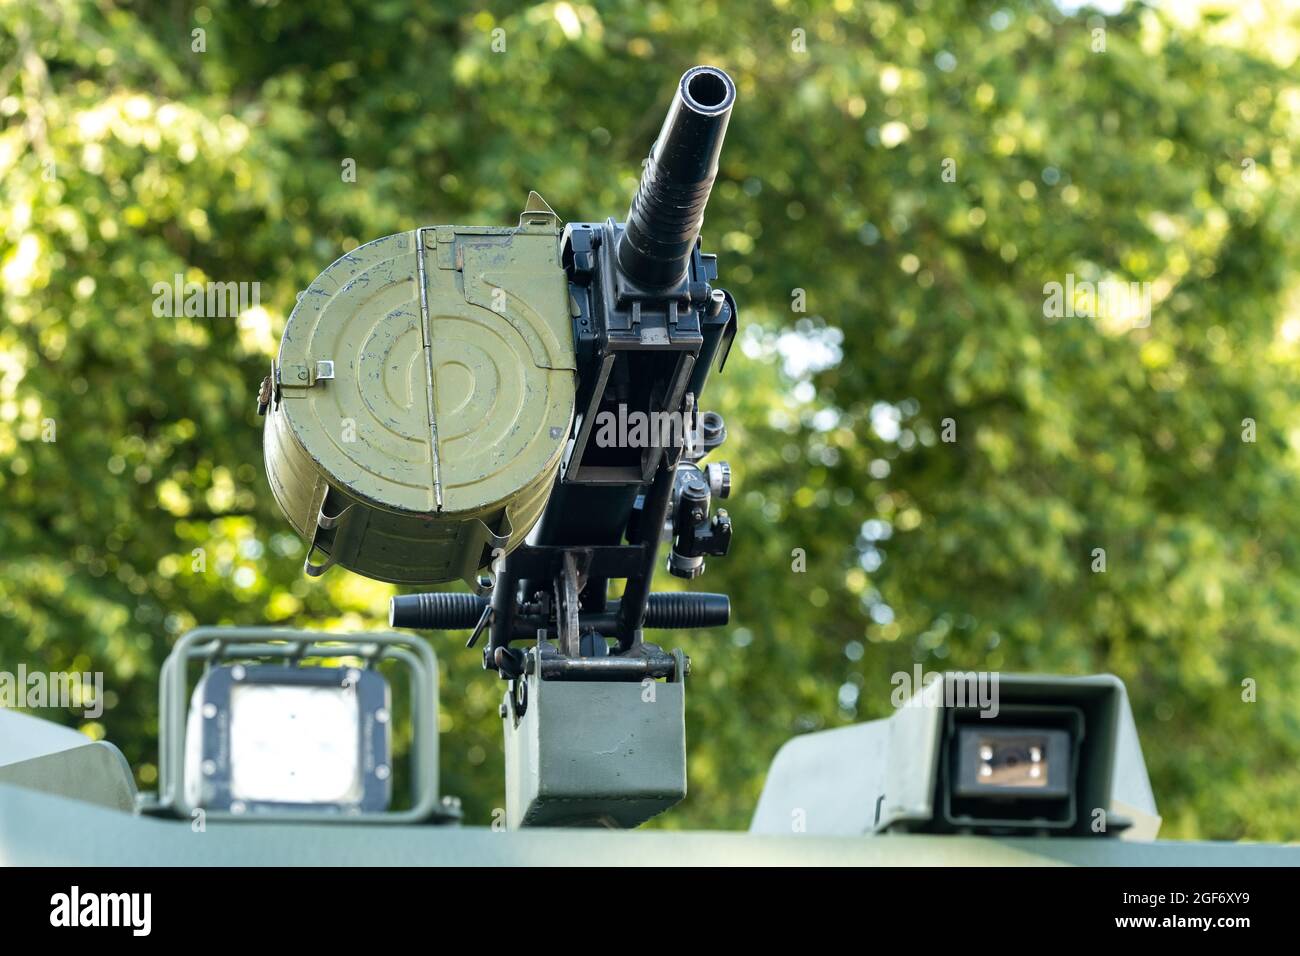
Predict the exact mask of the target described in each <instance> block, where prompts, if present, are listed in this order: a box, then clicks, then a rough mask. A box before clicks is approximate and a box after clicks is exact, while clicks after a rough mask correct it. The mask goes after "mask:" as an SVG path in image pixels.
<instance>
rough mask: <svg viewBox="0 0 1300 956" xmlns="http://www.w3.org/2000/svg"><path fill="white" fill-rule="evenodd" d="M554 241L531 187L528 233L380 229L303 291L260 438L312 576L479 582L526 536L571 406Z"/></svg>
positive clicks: (549, 480) (567, 335)
mask: <svg viewBox="0 0 1300 956" xmlns="http://www.w3.org/2000/svg"><path fill="white" fill-rule="evenodd" d="M557 237H558V220H557V219H556V217H555V214H554V213H553V212H551V210H550V209H549V208H548V207H547V206H546V204H545V203H544V202H542V201H541V198H540V197H537V196H535V195H534V196H530V197H529V203H528V208H527V209H526V210H525V211H524V213H523V215H522V216H521V217H520V222H519V226H518V227H517V228H480V227H462V226H430V227H425V228H421V229H417V230H413V231H411V232H406V233H399V234H397V235H393V236H387V237H385V238H383V239H377V240H375V241H374V242H370V243H367V244H365V245H363V246H360V247H358V248H357V249H355V250H353V251H352V252H350V253H348V254H347V255H345V256H343V257H342V258H341V259H339V260H338V261H337V262H335V263H334V264H333V265H331V266H330V267H329V268H327V269H326V270H325V271H324V272H322V273H321V274H320V275H319V276H318V277H317V278H316V280H315V281H314V282H312V284H311V286H310V287H309V288H308V289H307V291H306V292H304V293H303V294H302V295H301V296H300V297H299V301H298V304H297V306H296V307H295V308H294V310H293V313H292V314H291V315H290V316H289V320H288V323H287V324H286V327H285V331H284V336H283V338H282V340H281V343H280V352H279V356H278V357H277V359H276V361H275V363H274V365H273V368H272V382H273V388H272V399H271V402H270V407H269V408H268V409H267V420H266V426H265V432H264V442H263V444H264V449H265V457H266V471H267V477H268V478H269V480H270V484H271V489H272V491H273V492H274V494H275V498H276V501H278V502H279V504H280V507H281V509H282V510H283V511H284V513H285V515H286V516H287V517H288V519H289V521H290V523H291V524H292V525H293V527H294V529H295V530H296V531H297V532H298V533H299V534H300V535H301V536H302V537H303V539H304V540H306V541H307V542H309V548H308V554H307V560H306V564H305V569H306V571H307V573H308V574H312V575H317V574H321V573H323V572H324V571H325V570H326V569H327V568H329V567H331V566H333V565H335V564H337V565H340V566H342V567H345V568H348V569H350V570H352V571H355V572H357V573H358V574H363V575H365V576H367V577H371V578H376V579H378V580H381V581H390V582H394V583H401V584H439V583H445V582H450V581H455V580H460V579H464V580H470V581H473V580H474V579H475V577H476V576H477V572H478V571H479V570H481V569H482V568H484V567H487V566H488V565H489V564H490V563H491V562H492V559H493V555H494V553H500V552H509V551H510V550H511V549H513V548H514V547H516V546H517V545H519V544H521V543H522V542H523V540H524V537H525V536H526V535H527V534H528V532H529V530H530V529H531V528H532V526H533V525H534V524H535V523H536V521H537V519H538V518H539V517H540V516H541V513H542V510H543V509H544V508H545V506H546V502H547V499H548V498H549V496H550V492H551V489H552V487H553V485H554V482H555V476H556V473H557V471H558V469H559V465H560V459H561V456H562V453H563V450H564V446H565V443H566V441H567V440H568V437H569V431H570V426H571V423H572V418H573V408H574V387H575V375H576V365H575V359H574V350H573V330H572V320H571V317H570V311H569V294H568V285H567V280H566V277H565V273H564V271H563V269H562V268H561V266H560V262H559V254H558V243H557Z"/></svg>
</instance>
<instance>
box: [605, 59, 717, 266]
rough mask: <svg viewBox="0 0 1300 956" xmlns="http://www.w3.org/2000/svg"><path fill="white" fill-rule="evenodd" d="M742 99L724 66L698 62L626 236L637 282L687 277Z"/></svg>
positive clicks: (621, 255)
mask: <svg viewBox="0 0 1300 956" xmlns="http://www.w3.org/2000/svg"><path fill="white" fill-rule="evenodd" d="M735 101H736V84H735V83H733V82H732V81H731V77H729V76H727V74H726V73H724V72H723V71H722V70H719V69H718V68H717V67H712V66H696V67H692V68H691V69H689V70H687V71H686V72H685V73H684V74H683V75H682V79H681V82H680V83H678V84H677V93H676V95H675V96H673V102H672V105H671V106H669V108H668V115H667V117H665V119H664V125H663V128H662V129H660V131H659V138H658V139H657V140H656V141H655V144H654V146H653V147H652V148H651V150H650V156H649V158H648V159H647V160H646V162H645V171H644V172H643V173H642V174H641V185H640V187H639V188H638V189H637V192H636V196H635V197H634V198H633V200H632V207H631V209H629V210H628V214H627V223H626V225H625V227H624V230H623V234H622V235H621V236H620V237H619V241H618V250H617V259H618V265H619V268H620V269H621V270H622V272H623V273H624V275H626V276H627V277H628V278H629V279H631V280H632V281H633V282H635V283H636V284H637V285H639V286H641V287H643V288H646V289H664V288H669V287H671V286H674V285H676V284H677V283H679V282H680V281H681V280H682V279H683V277H685V275H686V268H687V264H688V263H689V262H690V257H691V249H692V247H694V245H695V240H696V238H698V236H699V234H700V225H701V224H702V223H703V221H704V206H705V204H706V203H707V202H708V201H709V192H710V191H711V190H712V189H713V179H714V177H715V176H717V174H718V155H719V154H720V153H721V152H722V139H723V136H724V135H725V134H726V132H727V122H728V120H730V118H731V107H732V105H733V104H734V103H735Z"/></svg>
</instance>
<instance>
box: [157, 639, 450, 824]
mask: <svg viewBox="0 0 1300 956" xmlns="http://www.w3.org/2000/svg"><path fill="white" fill-rule="evenodd" d="M339 658H345V659H346V658H355V659H358V660H359V661H360V662H361V665H360V666H357V667H343V668H335V667H317V666H304V665H303V664H302V662H303V661H304V660H308V659H339ZM386 660H395V661H397V662H399V663H400V664H402V665H404V666H405V668H406V670H407V672H408V674H409V677H410V711H411V713H410V720H411V725H412V726H411V735H410V741H411V742H410V750H409V761H410V782H411V787H410V801H409V802H410V806H409V807H406V808H404V809H401V810H387V809H384V808H385V807H387V805H388V803H389V800H388V796H389V792H390V788H391V771H392V766H391V760H390V759H389V758H388V756H387V751H388V749H389V742H390V741H391V739H392V735H393V728H392V727H391V721H392V718H391V713H392V708H391V704H390V702H389V700H388V684H387V681H386V680H385V679H384V678H383V677H382V676H381V675H380V674H379V673H378V671H377V667H378V665H379V664H380V662H382V661H386ZM194 662H201V663H202V664H203V666H204V673H203V677H202V678H201V679H200V680H199V681H198V683H197V685H196V686H195V692H194V694H193V705H194V707H193V710H191V711H190V712H189V717H188V718H187V699H188V698H189V697H190V686H189V675H188V669H189V666H190V664H191V663H194ZM437 687H438V668H437V660H436V658H435V657H434V655H433V651H432V650H431V649H430V648H429V646H428V644H426V643H425V642H424V641H422V640H420V639H419V638H415V637H409V636H405V635H401V634H393V633H374V634H369V633H367V634H320V633H315V632H310V631H293V630H286V629H281V628H271V627H229V628H227V627H201V628H197V629H195V630H193V631H190V632H189V633H187V634H185V635H184V636H183V637H181V639H180V640H179V641H177V642H176V646H175V647H174V648H173V650H172V652H171V654H170V655H168V657H167V660H166V662H165V663H164V664H163V669H162V679H161V682H160V689H159V708H158V710H159V794H158V800H157V805H156V807H153V808H146V809H150V810H153V811H154V812H159V813H165V814H171V815H176V816H183V817H192V816H193V815H194V814H195V811H197V810H202V811H203V813H204V815H205V818H206V819H207V820H223V819H228V820H238V821H241V822H252V821H259V820H265V821H268V822H278V823H282V822H292V821H300V822H307V821H310V822H313V823H323V822H329V821H330V820H335V819H336V820H338V821H339V822H350V823H358V822H360V823H415V822H423V821H426V820H430V819H441V818H449V817H454V816H455V814H454V813H452V812H451V811H449V810H448V809H447V807H446V806H445V805H444V804H442V803H441V802H440V801H439V797H438V737H437V724H436V715H437ZM241 712H242V717H241ZM292 715H297V716H301V717H302V718H304V719H306V720H309V721H311V722H312V723H314V724H315V725H316V726H315V728H314V729H312V728H308V729H307V730H306V731H305V735H304V733H302V732H300V733H299V735H298V738H297V739H298V741H299V743H302V742H303V741H305V742H306V745H307V746H308V747H313V746H314V747H315V748H316V749H317V752H318V753H320V754H322V755H324V756H327V757H329V758H330V759H331V760H332V761H333V762H332V764H331V767H330V768H329V769H327V770H325V772H324V773H321V774H320V775H317V776H315V777H306V778H305V777H302V776H295V775H293V770H294V769H295V768H299V769H301V768H302V767H303V766H305V764H304V763H303V762H302V760H303V759H305V758H306V756H307V755H306V754H294V755H289V754H287V753H285V752H284V751H280V752H279V753H277V751H276V746H277V744H276V743H275V742H274V741H273V740H272V739H270V736H269V733H270V731H271V730H273V727H272V726H268V725H267V722H268V721H270V722H272V724H273V722H274V721H275V720H277V719H285V720H291V719H296V717H294V716H292ZM250 718H251V720H250ZM241 722H242V731H241V727H240V726H238V724H239V723H241ZM259 725H261V726H259ZM313 734H314V736H313ZM187 742H188V743H189V747H188V748H187ZM237 748H238V750H239V752H237ZM331 748H337V751H336V752H334V753H328V751H329V750H330V749H331ZM348 748H353V749H352V750H351V752H349V751H348ZM187 753H188V760H187ZM241 758H242V759H244V760H245V761H254V762H258V761H260V766H261V768H262V770H264V771H265V770H268V769H269V772H270V775H271V776H270V778H269V779H270V781H271V782H270V783H269V784H268V777H267V776H266V775H265V774H263V775H261V777H260V779H259V775H258V774H253V775H251V776H250V775H249V774H248V773H247V772H246V770H247V767H248V764H247V763H245V765H244V767H243V769H241V768H240V766H239V760H240V759H241ZM207 761H210V762H211V763H210V764H209V765H208V766H204V764H205V762H207ZM381 766H384V767H386V768H387V769H386V770H381V769H380V767H381ZM276 774H278V775H279V777H278V780H277V779H276ZM331 774H332V775H333V776H331ZM276 789H280V791H281V792H280V793H276V792H274V791H275V790H276ZM285 797H287V798H288V799H285Z"/></svg>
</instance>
